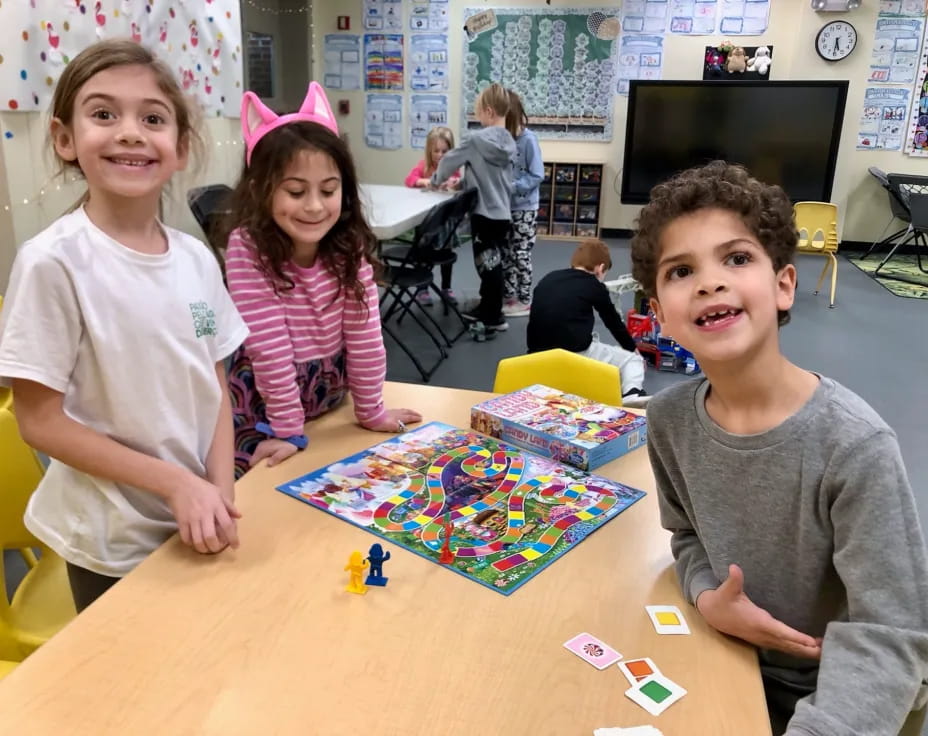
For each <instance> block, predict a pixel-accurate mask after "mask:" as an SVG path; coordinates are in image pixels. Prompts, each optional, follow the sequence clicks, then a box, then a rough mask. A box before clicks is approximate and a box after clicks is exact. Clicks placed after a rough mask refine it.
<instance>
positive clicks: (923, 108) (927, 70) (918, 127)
mask: <svg viewBox="0 0 928 736" xmlns="http://www.w3.org/2000/svg"><path fill="white" fill-rule="evenodd" d="M905 152H906V153H907V154H909V155H910V156H928V43H926V44H925V47H924V48H923V49H922V59H921V63H920V64H919V67H918V83H917V84H916V86H915V98H914V99H913V100H912V112H911V115H910V117H909V128H908V135H907V136H906V145H905Z"/></svg>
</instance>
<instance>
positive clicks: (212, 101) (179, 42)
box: [0, 0, 242, 117]
mask: <svg viewBox="0 0 928 736" xmlns="http://www.w3.org/2000/svg"><path fill="white" fill-rule="evenodd" d="M116 37H124V38H125V37H128V38H132V39H133V40H135V41H137V42H139V43H143V44H145V45H146V46H148V47H149V48H151V49H152V50H154V51H155V53H156V54H158V56H159V57H161V58H162V59H163V60H164V61H166V62H167V63H168V65H169V66H170V67H171V68H172V69H173V70H174V73H175V74H176V75H177V78H178V79H179V80H180V81H181V83H182V84H183V86H184V89H185V90H187V92H188V93H189V94H192V95H194V96H195V97H196V98H197V99H198V100H199V101H200V103H201V104H202V105H203V109H204V111H205V114H206V115H208V116H225V117H238V114H239V104H240V102H241V99H242V62H241V57H242V49H241V46H242V27H241V22H240V18H239V3H238V2H236V0H97V1H94V0H0V111H2V110H18V111H26V110H46V109H47V108H48V105H49V103H50V101H51V96H52V90H53V89H54V86H55V82H56V81H57V80H58V77H59V75H60V74H61V71H62V70H63V69H64V67H65V65H66V64H67V63H68V61H69V59H72V58H73V57H74V56H76V55H77V54H78V53H80V52H81V50H82V49H84V48H86V47H87V46H89V45H90V44H92V43H95V42H96V41H98V40H102V39H105V38H116Z"/></svg>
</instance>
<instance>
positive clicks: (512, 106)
mask: <svg viewBox="0 0 928 736" xmlns="http://www.w3.org/2000/svg"><path fill="white" fill-rule="evenodd" d="M507 91H508V92H509V112H507V113H506V130H508V131H509V135H511V136H512V137H513V138H518V137H519V133H520V132H521V131H523V130H525V129H526V128H527V127H528V116H527V115H526V114H525V109H524V108H523V107H522V98H521V97H519V95H518V94H516V93H515V92H513V91H512V90H511V89H510V90H507Z"/></svg>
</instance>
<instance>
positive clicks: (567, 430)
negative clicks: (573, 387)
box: [470, 384, 647, 470]
mask: <svg viewBox="0 0 928 736" xmlns="http://www.w3.org/2000/svg"><path fill="white" fill-rule="evenodd" d="M470 426H471V427H472V428H474V429H475V430H477V431H478V432H482V433H483V434H486V435H489V436H491V437H496V438H498V439H501V440H503V441H504V442H509V443H511V444H513V445H517V446H518V447H521V448H524V449H526V450H528V451H530V452H534V453H535V454H537V455H542V456H544V457H550V458H552V459H553V460H557V461H558V462H562V463H569V464H570V465H574V466H576V467H578V468H580V469H582V470H593V469H594V468H598V467H599V466H600V465H603V464H605V463H608V462H609V461H611V460H615V459H616V458H618V457H621V456H622V455H624V454H625V453H627V452H630V451H631V450H634V449H635V448H636V447H640V446H641V445H643V444H645V442H646V441H647V421H646V420H645V418H644V417H642V416H639V415H637V414H632V413H630V412H627V411H624V410H623V409H620V408H618V407H615V406H607V405H606V404H600V403H598V402H596V401H593V400H591V399H584V398H582V397H580V396H574V395H573V394H565V393H563V392H562V391H557V390H555V389H553V388H549V387H547V386H542V385H541V384H535V385H534V386H529V387H527V388H524V389H522V390H520V391H514V392H513V393H511V394H506V395H505V396H499V397H497V398H495V399H489V400H488V401H484V402H483V403H481V404H477V405H476V406H474V407H472V408H471V410H470Z"/></svg>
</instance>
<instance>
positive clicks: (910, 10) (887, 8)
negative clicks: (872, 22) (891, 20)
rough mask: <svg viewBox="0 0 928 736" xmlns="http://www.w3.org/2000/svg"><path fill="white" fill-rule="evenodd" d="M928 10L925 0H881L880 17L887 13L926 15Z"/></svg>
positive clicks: (913, 15) (914, 15)
mask: <svg viewBox="0 0 928 736" xmlns="http://www.w3.org/2000/svg"><path fill="white" fill-rule="evenodd" d="M926 12H928V3H926V1H925V0H880V17H883V16H887V15H906V16H910V17H918V16H922V17H924V16H925V14H926Z"/></svg>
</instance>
